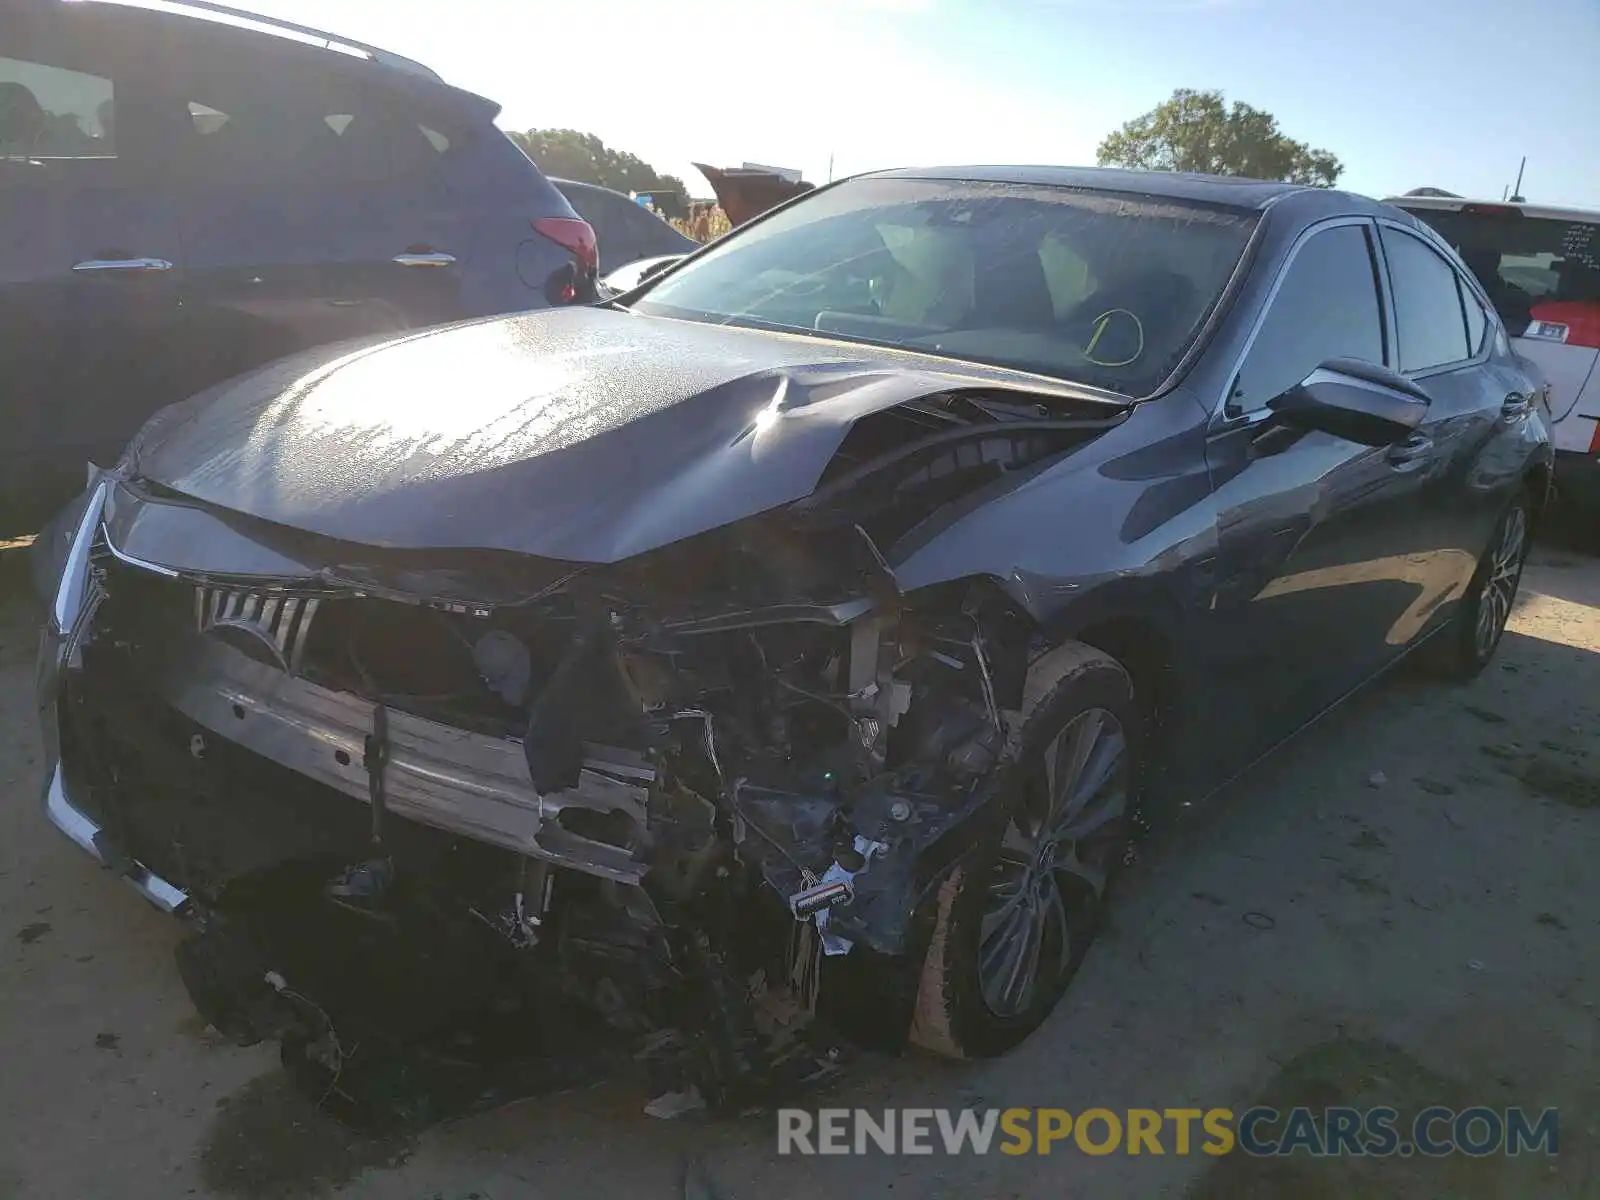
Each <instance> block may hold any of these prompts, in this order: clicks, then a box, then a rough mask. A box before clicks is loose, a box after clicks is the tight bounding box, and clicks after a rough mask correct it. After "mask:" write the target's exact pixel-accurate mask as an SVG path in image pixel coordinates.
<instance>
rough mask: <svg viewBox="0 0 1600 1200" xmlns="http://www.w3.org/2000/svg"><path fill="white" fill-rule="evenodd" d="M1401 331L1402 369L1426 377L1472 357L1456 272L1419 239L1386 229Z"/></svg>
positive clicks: (1391, 285) (1385, 236)
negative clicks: (1434, 368) (1434, 371)
mask: <svg viewBox="0 0 1600 1200" xmlns="http://www.w3.org/2000/svg"><path fill="white" fill-rule="evenodd" d="M1383 249H1384V254H1385V255H1386V256H1387V257H1388V260H1389V283H1390V287H1391V288H1392V289H1393V291H1394V313H1395V321H1396V324H1397V325H1398V326H1399V328H1398V331H1397V337H1398V340H1399V343H1400V347H1399V348H1400V369H1401V370H1402V371H1426V370H1429V369H1431V368H1433V367H1442V366H1445V365H1446V364H1448V363H1454V362H1460V361H1461V360H1463V359H1466V358H1470V357H1472V354H1471V351H1469V350H1468V348H1467V323H1466V318H1465V316H1464V315H1463V313H1462V308H1461V290H1460V284H1459V283H1458V282H1457V281H1456V272H1455V268H1454V267H1452V266H1451V265H1450V264H1449V263H1447V262H1446V261H1445V260H1444V259H1443V258H1441V257H1440V256H1439V255H1438V254H1437V253H1436V252H1435V251H1434V250H1433V249H1432V248H1431V247H1430V246H1428V245H1426V244H1425V243H1424V242H1422V241H1421V240H1420V239H1419V238H1414V237H1412V236H1411V235H1410V234H1406V233H1401V232H1400V231H1399V230H1397V229H1392V228H1389V227H1387V226H1386V227H1384V230H1383Z"/></svg>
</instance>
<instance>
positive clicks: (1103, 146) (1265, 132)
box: [1098, 88, 1344, 187]
mask: <svg viewBox="0 0 1600 1200" xmlns="http://www.w3.org/2000/svg"><path fill="white" fill-rule="evenodd" d="M1098 156H1099V160H1100V165H1101V166H1102V167H1134V168H1138V169H1141V170H1146V171H1198V172H1201V173H1204V174H1208V175H1240V176H1245V177H1248V178H1251V179H1281V180H1285V181H1287V182H1289V183H1310V184H1315V185H1316V186H1318V187H1332V186H1333V185H1334V184H1335V183H1336V182H1337V181H1338V179H1339V176H1340V174H1342V173H1343V171H1344V164H1343V163H1341V162H1340V161H1339V160H1338V158H1336V157H1335V156H1334V155H1333V154H1331V153H1329V152H1328V151H1327V150H1313V149H1312V148H1311V147H1310V146H1308V145H1306V144H1305V143H1304V142H1297V141H1295V140H1294V139H1293V138H1291V137H1289V136H1287V135H1286V134H1285V133H1284V132H1283V131H1282V130H1280V129H1279V128H1278V121H1277V118H1276V117H1274V116H1273V115H1272V114H1271V113H1269V112H1264V111H1263V110H1261V109H1259V108H1252V107H1251V106H1250V105H1248V104H1243V103H1240V102H1239V101H1237V100H1235V101H1234V102H1233V105H1232V106H1231V107H1229V106H1228V105H1226V104H1224V103H1223V100H1222V93H1221V92H1216V91H1212V92H1197V91H1195V90H1193V89H1192V88H1179V89H1178V90H1177V91H1175V92H1173V93H1172V98H1171V99H1169V100H1166V101H1164V102H1162V103H1161V104H1158V105H1156V107H1155V108H1153V109H1151V110H1150V111H1149V112H1147V113H1145V114H1144V115H1143V116H1142V117H1135V118H1134V119H1133V120H1131V121H1129V122H1128V123H1127V124H1126V125H1124V126H1123V127H1122V128H1121V129H1119V130H1117V131H1116V132H1114V133H1112V134H1110V135H1108V136H1107V137H1106V139H1105V141H1103V142H1101V143H1100V148H1099V151H1098Z"/></svg>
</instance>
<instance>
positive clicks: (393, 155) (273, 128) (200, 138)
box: [179, 76, 453, 186]
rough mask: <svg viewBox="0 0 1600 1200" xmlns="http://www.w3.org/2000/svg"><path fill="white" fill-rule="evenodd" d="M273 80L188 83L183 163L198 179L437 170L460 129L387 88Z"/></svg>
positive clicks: (352, 180) (382, 175)
mask: <svg viewBox="0 0 1600 1200" xmlns="http://www.w3.org/2000/svg"><path fill="white" fill-rule="evenodd" d="M264 82H270V80H268V79H264V78H263V77H261V76H235V77H232V78H228V79H216V80H209V81H206V82H204V83H198V84H195V85H193V86H191V87H190V88H189V89H188V91H189V95H188V97H187V99H186V103H187V108H188V114H189V123H188V126H187V128H186V129H184V130H183V132H182V135H181V136H182V138H183V141H184V145H183V146H182V147H181V151H180V155H179V161H180V162H181V163H183V165H184V168H185V170H186V174H187V175H188V176H189V177H190V178H191V179H192V180H193V179H199V180H202V181H215V182H230V181H235V180H238V179H241V178H256V179H259V178H261V177H262V176H267V177H270V178H271V179H273V180H276V181H278V182H280V183H289V182H293V181H296V180H304V181H306V182H314V183H318V184H323V185H332V186H339V185H341V184H346V185H348V184H370V183H382V182H385V181H388V180H398V179H404V178H406V177H408V176H412V175H418V174H422V173H426V172H428V171H431V170H433V169H434V168H435V167H437V165H438V164H439V161H440V159H441V157H442V156H443V155H444V154H446V153H448V151H449V150H450V148H451V145H452V140H453V139H452V136H451V134H449V133H447V132H443V131H441V130H439V129H437V128H435V127H434V126H432V125H424V124H423V123H422V122H421V121H418V120H417V119H415V117H414V116H412V115H411V114H410V113H408V112H407V111H406V110H405V107H404V106H403V105H401V104H398V103H396V102H394V101H393V100H391V99H390V98H389V97H387V96H386V95H385V94H384V93H383V92H382V91H381V90H377V89H372V90H368V89H362V88H348V89H346V88H338V87H329V86H312V87H291V86H288V84H287V83H284V84H283V85H282V86H263V83H264Z"/></svg>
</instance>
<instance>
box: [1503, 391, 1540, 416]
mask: <svg viewBox="0 0 1600 1200" xmlns="http://www.w3.org/2000/svg"><path fill="white" fill-rule="evenodd" d="M1532 408H1533V398H1532V397H1531V396H1529V395H1527V394H1526V393H1524V392H1507V393H1506V398H1505V402H1504V403H1503V404H1501V405H1500V415H1501V416H1502V417H1504V418H1506V420H1508V421H1514V420H1516V418H1518V417H1525V416H1527V415H1528V413H1529V411H1530V410H1531V409H1532Z"/></svg>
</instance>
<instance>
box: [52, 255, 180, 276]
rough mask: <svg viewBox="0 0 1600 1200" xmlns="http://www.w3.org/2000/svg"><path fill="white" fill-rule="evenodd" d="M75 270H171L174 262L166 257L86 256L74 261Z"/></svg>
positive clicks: (87, 271)
mask: <svg viewBox="0 0 1600 1200" xmlns="http://www.w3.org/2000/svg"><path fill="white" fill-rule="evenodd" d="M72 269H73V270H74V271H81V272H84V273H85V274H88V273H90V272H99V271H170V270H172V264H171V263H170V262H168V261H167V260H166V259H164V258H86V259H84V260H83V261H82V262H80V263H73V264H72Z"/></svg>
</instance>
